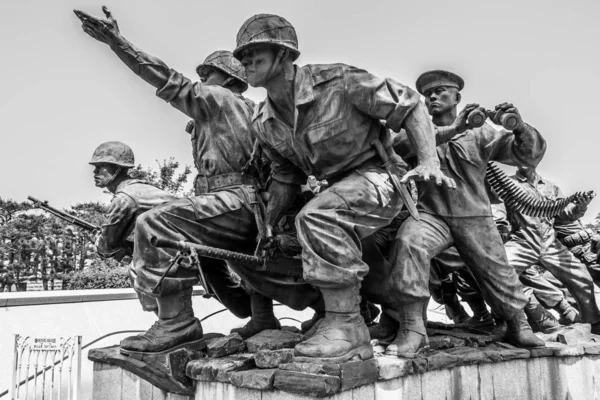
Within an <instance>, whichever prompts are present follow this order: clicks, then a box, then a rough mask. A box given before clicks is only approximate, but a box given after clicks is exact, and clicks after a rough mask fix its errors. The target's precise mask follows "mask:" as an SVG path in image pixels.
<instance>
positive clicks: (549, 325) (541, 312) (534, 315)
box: [524, 296, 560, 333]
mask: <svg viewBox="0 0 600 400" xmlns="http://www.w3.org/2000/svg"><path fill="white" fill-rule="evenodd" d="M524 311H525V315H526V316H527V322H528V323H529V325H530V326H531V328H532V329H533V331H534V332H543V333H550V332H554V331H556V330H558V329H560V324H559V323H558V321H557V320H556V318H554V315H552V314H551V313H550V312H549V311H548V310H546V309H545V308H544V307H542V305H541V304H540V303H538V301H537V300H536V299H535V297H533V296H531V297H530V298H529V302H528V303H527V305H526V306H525V309H524Z"/></svg>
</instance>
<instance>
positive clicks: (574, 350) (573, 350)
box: [546, 342, 585, 357]
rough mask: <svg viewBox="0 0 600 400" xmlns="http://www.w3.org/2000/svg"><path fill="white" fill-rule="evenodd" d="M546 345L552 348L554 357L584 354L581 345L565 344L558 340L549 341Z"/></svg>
mask: <svg viewBox="0 0 600 400" xmlns="http://www.w3.org/2000/svg"><path fill="white" fill-rule="evenodd" d="M546 347H549V348H551V349H553V350H554V353H553V356H554V357H570V356H581V355H584V354H585V350H584V348H583V346H581V345H574V346H567V345H564V344H562V343H558V342H550V343H546Z"/></svg>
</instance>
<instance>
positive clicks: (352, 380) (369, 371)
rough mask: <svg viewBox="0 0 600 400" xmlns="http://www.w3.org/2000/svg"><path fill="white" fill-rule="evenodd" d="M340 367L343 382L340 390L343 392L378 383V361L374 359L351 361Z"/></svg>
mask: <svg viewBox="0 0 600 400" xmlns="http://www.w3.org/2000/svg"><path fill="white" fill-rule="evenodd" d="M338 365H339V370H340V378H341V380H342V385H341V388H340V390H341V391H342V392H344V391H346V390H350V389H354V388H356V387H359V386H364V385H369V384H372V383H374V382H376V381H377V361H375V360H374V359H370V360H366V361H350V362H347V363H343V364H338Z"/></svg>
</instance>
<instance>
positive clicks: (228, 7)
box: [0, 0, 600, 220]
mask: <svg viewBox="0 0 600 400" xmlns="http://www.w3.org/2000/svg"><path fill="white" fill-rule="evenodd" d="M102 5H103V3H101V2H98V1H88V0H82V1H67V0H52V1H42V0H20V1H11V2H4V4H3V5H2V11H3V17H4V18H3V22H2V24H0V49H1V51H2V63H1V65H2V66H1V67H0V68H1V70H2V74H0V84H1V87H2V89H3V91H2V96H1V97H0V132H1V139H0V174H1V175H0V197H3V198H12V199H15V200H24V199H25V198H26V196H27V195H33V196H34V197H38V198H41V199H47V200H50V201H51V202H52V203H55V204H56V205H58V206H68V205H70V204H74V203H76V202H83V201H95V200H100V201H109V196H108V195H106V194H103V193H102V191H101V190H99V189H98V188H96V187H95V186H94V185H93V179H92V167H91V166H89V165H88V164H87V162H88V161H89V159H90V156H91V154H92V152H93V150H94V148H95V147H96V146H97V145H98V144H99V143H101V142H104V141H108V140H120V141H123V142H125V143H127V144H129V145H130V146H131V147H132V148H133V150H134V152H135V155H136V162H138V163H141V164H143V165H145V166H149V165H155V162H154V160H157V159H158V160H163V159H165V158H169V157H171V156H172V157H175V158H176V159H177V160H179V161H180V162H182V163H183V164H189V165H193V163H192V157H191V146H190V139H189V135H188V134H187V133H185V131H184V127H185V125H186V123H187V120H188V118H187V117H186V116H184V115H183V114H181V113H179V112H178V111H177V110H175V109H173V108H171V107H170V106H169V105H168V104H166V103H164V102H163V101H162V100H160V99H158V98H157V97H156V96H155V95H154V89H153V88H152V87H150V86H149V85H147V84H146V83H145V82H143V81H142V80H141V79H139V78H138V77H137V76H135V75H134V74H133V73H132V72H131V71H130V70H129V69H128V68H127V67H125V66H124V65H123V64H122V63H121V61H120V60H119V59H118V58H117V57H116V56H115V55H114V54H113V53H112V52H111V51H110V49H109V48H108V47H107V46H106V45H103V44H101V43H99V42H96V41H95V40H93V39H91V38H90V37H88V36H87V35H86V34H84V33H83V31H82V30H81V28H80V24H79V21H78V20H77V18H76V17H75V15H74V14H73V13H72V11H71V10H72V9H73V8H79V9H82V10H85V11H87V12H90V13H93V14H96V15H100V14H101V6H102ZM106 5H107V6H108V7H109V8H110V9H111V11H112V12H113V15H114V16H115V18H116V19H117V20H118V22H119V26H120V28H121V31H122V33H123V34H124V36H125V37H126V38H128V39H129V40H130V41H132V42H133V43H135V44H136V45H137V46H138V47H140V48H141V49H142V50H144V51H146V52H148V53H150V54H153V55H156V56H158V57H160V58H161V59H162V60H163V61H165V62H166V63H167V64H168V65H169V66H170V67H171V68H175V69H177V70H179V71H181V72H183V73H185V74H186V75H187V76H189V77H191V78H195V77H196V76H195V73H194V70H195V66H196V65H197V64H198V63H199V62H201V61H202V60H203V59H204V58H205V57H206V56H207V55H208V54H209V53H211V52H212V51H214V50H217V49H232V48H233V47H234V46H235V36H236V33H237V31H238V29H239V27H240V26H241V24H242V23H243V22H244V21H245V20H246V19H247V18H248V17H250V16H252V15H253V14H258V13H274V14H279V15H282V16H284V17H285V18H287V19H288V20H289V21H290V22H291V23H292V24H293V25H294V26H295V28H296V30H297V33H298V38H299V42H300V50H301V52H302V55H301V56H300V58H299V59H298V61H297V63H299V64H310V63H333V62H342V63H347V64H351V65H355V66H358V67H361V68H364V69H367V70H369V71H370V72H373V73H375V74H377V75H380V76H389V77H393V78H395V79H397V80H399V81H401V82H403V83H406V84H408V85H410V86H413V87H414V82H415V80H416V78H417V77H418V75H419V74H420V73H421V72H423V71H425V70H429V69H438V68H441V69H449V70H451V71H454V72H456V73H458V74H459V75H461V76H462V77H463V78H464V79H465V82H466V85H465V89H464V91H463V105H464V104H466V103H470V102H479V103H481V104H482V105H483V106H485V107H488V108H492V107H493V106H494V105H495V104H498V103H500V102H504V101H508V102H512V103H514V104H515V105H516V106H517V107H518V108H519V110H520V111H521V114H522V115H523V117H524V119H525V120H526V121H527V122H528V123H530V124H531V125H533V126H535V127H536V128H537V129H538V130H539V131H540V132H541V133H542V134H543V135H544V136H545V138H546V139H547V141H548V151H547V153H546V157H545V159H544V160H543V161H542V164H541V165H540V167H539V171H540V172H541V174H542V175H543V176H545V177H547V178H549V179H551V180H553V181H555V182H556V183H558V184H559V185H560V186H561V188H562V189H563V192H564V193H565V194H571V193H572V192H574V191H579V190H595V191H596V192H600V180H599V179H598V178H597V170H598V167H599V165H600V162H599V161H598V157H597V154H598V149H597V146H598V143H599V141H598V139H597V135H598V133H597V127H596V124H595V120H594V118H595V117H594V116H595V115H596V116H597V115H599V111H600V110H599V107H600V102H599V100H598V93H600V58H599V54H598V51H599V50H598V49H599V48H600V45H599V43H598V40H599V39H600V24H599V23H598V18H599V17H600V2H599V1H598V0H589V1H584V0H580V1H577V0H574V1H568V2H567V1H564V0H563V1H550V0H543V1H542V0H527V1H515V0H507V1H502V2H497V1H496V2H491V1H481V0H478V1H470V0H469V1H463V0H454V1H427V2H424V1H410V2H409V1H398V0H394V1H377V0H372V1H368V2H364V1H349V0H345V1H326V0H320V1H310V0H302V1H300V0H296V1H286V0H269V1H267V0H265V1H261V0H252V1H248V0H245V1H241V0H225V1H210V0H203V1H199V0H177V1H168V2H167V1H147V0H144V1H142V0H121V1H118V2H117V1H114V2H113V3H112V4H111V3H106ZM248 95H249V97H251V98H253V99H254V100H256V101H259V100H261V99H262V98H263V97H264V92H263V91H261V90H250V91H249V92H248ZM590 208H591V209H590V212H589V213H588V216H587V218H586V219H588V220H589V219H590V218H591V217H593V216H595V215H596V213H598V212H599V211H600V198H598V199H596V200H595V201H594V202H593V203H592V205H591V207H590Z"/></svg>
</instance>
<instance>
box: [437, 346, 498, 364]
mask: <svg viewBox="0 0 600 400" xmlns="http://www.w3.org/2000/svg"><path fill="white" fill-rule="evenodd" d="M444 351H445V352H446V353H449V354H454V355H455V356H456V357H457V363H456V365H472V364H484V363H491V362H498V361H502V356H501V355H500V353H499V352H498V351H497V350H493V349H485V348H479V347H455V348H452V349H448V350H444Z"/></svg>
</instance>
